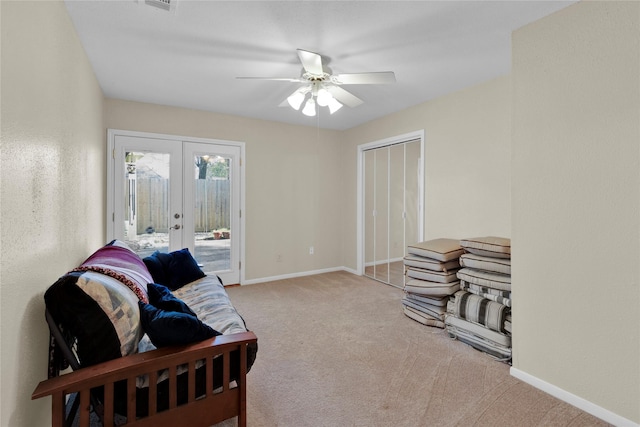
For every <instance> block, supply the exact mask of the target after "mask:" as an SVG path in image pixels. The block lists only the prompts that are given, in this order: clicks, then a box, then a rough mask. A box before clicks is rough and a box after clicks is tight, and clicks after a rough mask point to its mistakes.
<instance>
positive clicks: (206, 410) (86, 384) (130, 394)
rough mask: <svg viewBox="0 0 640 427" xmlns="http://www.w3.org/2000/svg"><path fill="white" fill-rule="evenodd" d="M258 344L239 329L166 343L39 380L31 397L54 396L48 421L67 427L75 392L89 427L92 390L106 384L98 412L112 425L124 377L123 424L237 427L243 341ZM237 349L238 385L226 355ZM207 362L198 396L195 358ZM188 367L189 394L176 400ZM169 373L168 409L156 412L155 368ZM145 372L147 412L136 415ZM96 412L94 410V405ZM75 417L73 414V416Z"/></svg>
mask: <svg viewBox="0 0 640 427" xmlns="http://www.w3.org/2000/svg"><path fill="white" fill-rule="evenodd" d="M255 342H257V338H256V336H255V334H254V333H253V332H242V333H236V334H230V335H219V336H217V337H215V338H211V339H208V340H205V341H202V342H199V343H196V344H191V345H187V346H180V347H165V348H161V349H157V350H153V351H148V352H143V353H137V354H132V355H129V356H125V357H120V358H118V359H113V360H110V361H108V362H104V363H100V364H97V365H93V366H89V367H86V368H82V369H79V370H76V371H73V372H70V373H68V374H64V375H61V376H57V377H53V378H50V379H48V380H45V381H42V382H41V383H40V384H38V386H37V387H36V389H35V390H34V392H33V394H32V395H31V399H39V398H41V397H46V396H52V404H51V425H52V427H65V426H66V421H67V420H66V419H65V412H66V403H67V397H68V396H69V395H71V394H74V393H78V395H77V397H76V398H77V399H79V402H80V406H79V417H80V419H79V426H80V427H89V423H90V413H91V410H92V407H93V406H92V404H91V398H90V394H91V393H90V390H91V389H92V388H96V387H104V391H105V392H104V401H103V402H102V407H103V409H102V408H100V412H101V413H102V414H103V415H102V418H103V425H104V426H107V427H111V426H114V425H115V424H114V410H113V407H114V402H113V389H114V384H115V383H116V382H118V381H121V380H126V381H127V412H128V413H127V414H122V415H126V417H127V422H126V424H124V425H127V426H131V427H151V426H158V427H163V426H167V427H169V426H177V425H188V426H193V427H198V426H202V427H206V426H210V425H212V424H215V423H218V422H221V421H224V420H226V419H228V418H232V417H235V416H237V417H238V426H240V427H244V426H246V422H247V418H246V393H247V390H246V375H247V345H248V344H250V343H255ZM232 351H238V352H239V355H240V372H239V375H238V378H237V380H236V384H237V386H236V387H230V386H229V383H230V375H231V373H230V359H231V352H232ZM219 356H221V357H222V358H223V378H222V384H223V386H222V388H221V390H220V389H217V390H215V392H214V389H213V388H214V386H213V358H214V357H219ZM199 360H205V367H206V368H205V369H206V382H207V383H206V395H204V396H200V397H197V396H196V392H195V375H196V362H197V361H199ZM181 365H186V366H187V367H188V370H187V375H188V377H187V378H188V384H189V386H188V397H187V402H186V403H185V404H182V405H178V404H177V389H176V383H177V367H178V366H181ZM165 369H166V370H168V372H169V381H170V382H169V408H168V409H167V410H165V411H161V412H157V410H156V407H157V402H156V397H155V396H156V393H155V391H156V383H157V377H158V372H159V371H162V370H165ZM143 375H148V376H149V415H148V416H146V417H143V418H136V378H137V377H139V376H143ZM93 409H94V410H96V409H98V408H93ZM74 415H75V414H74Z"/></svg>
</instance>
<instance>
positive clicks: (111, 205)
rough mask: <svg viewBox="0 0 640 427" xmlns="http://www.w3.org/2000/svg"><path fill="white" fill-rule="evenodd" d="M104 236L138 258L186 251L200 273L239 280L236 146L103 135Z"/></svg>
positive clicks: (161, 137) (228, 280)
mask: <svg viewBox="0 0 640 427" xmlns="http://www.w3.org/2000/svg"><path fill="white" fill-rule="evenodd" d="M109 146H110V147H109V148H110V151H111V153H112V155H111V156H110V159H109V160H110V162H109V165H108V166H109V176H108V187H109V188H108V194H109V200H108V203H107V209H108V210H109V212H108V219H111V221H107V223H108V227H107V234H108V236H109V238H113V239H120V240H123V241H125V242H127V244H128V245H129V246H130V247H131V248H132V249H133V250H134V251H135V252H136V253H138V255H140V256H141V257H143V258H144V257H145V256H148V255H150V254H152V253H153V252H155V251H160V252H172V251H175V250H178V249H182V248H188V249H189V251H190V252H191V253H192V254H193V256H194V258H195V259H196V261H197V262H198V264H199V265H200V266H201V268H202V270H203V271H204V272H205V273H207V274H216V275H218V276H220V278H221V279H222V280H223V282H224V283H225V284H226V285H228V284H235V283H240V282H241V259H240V254H241V251H240V247H241V237H242V234H241V233H242V226H241V218H240V212H241V190H242V188H241V187H242V186H241V184H242V182H241V179H242V173H241V155H242V150H243V145H242V144H241V143H233V142H226V141H215V140H203V139H188V138H176V137H173V136H165V135H155V134H144V133H138V132H127V131H116V130H110V131H109Z"/></svg>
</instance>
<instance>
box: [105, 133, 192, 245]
mask: <svg viewBox="0 0 640 427" xmlns="http://www.w3.org/2000/svg"><path fill="white" fill-rule="evenodd" d="M181 151H182V150H181V145H180V142H179V141H170V140H159V139H149V138H136V137H128V136H117V137H116V138H115V144H114V158H115V162H114V201H115V206H114V212H113V220H114V238H116V239H120V240H123V241H124V242H126V243H127V244H128V245H129V247H130V248H131V249H132V250H134V251H135V252H136V253H137V254H138V255H139V256H140V257H142V258H144V257H146V256H148V255H150V254H152V253H153V252H155V251H160V252H169V251H173V250H177V249H180V248H181V245H182V230H181V227H182V198H181V194H180V187H181V185H182V167H181V163H180V156H181Z"/></svg>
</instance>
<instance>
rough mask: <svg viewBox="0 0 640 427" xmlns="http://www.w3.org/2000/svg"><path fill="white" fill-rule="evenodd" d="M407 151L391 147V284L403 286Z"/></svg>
mask: <svg viewBox="0 0 640 427" xmlns="http://www.w3.org/2000/svg"><path fill="white" fill-rule="evenodd" d="M404 212H405V149H404V144H399V145H393V146H391V147H389V283H390V284H392V285H395V286H403V285H404V280H403V272H404V269H403V265H402V258H403V257H404V252H405V247H406V244H405V218H404Z"/></svg>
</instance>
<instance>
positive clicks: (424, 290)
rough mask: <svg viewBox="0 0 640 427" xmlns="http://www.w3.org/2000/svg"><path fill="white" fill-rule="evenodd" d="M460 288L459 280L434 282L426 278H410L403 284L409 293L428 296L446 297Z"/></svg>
mask: <svg viewBox="0 0 640 427" xmlns="http://www.w3.org/2000/svg"><path fill="white" fill-rule="evenodd" d="M459 289H460V282H459V281H457V282H451V283H436V282H429V281H427V280H418V279H410V280H407V282H406V283H405V284H404V290H405V291H406V292H408V293H411V294H417V295H426V296H430V297H446V296H449V295H452V294H454V293H455V292H456V291H457V290H459Z"/></svg>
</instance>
